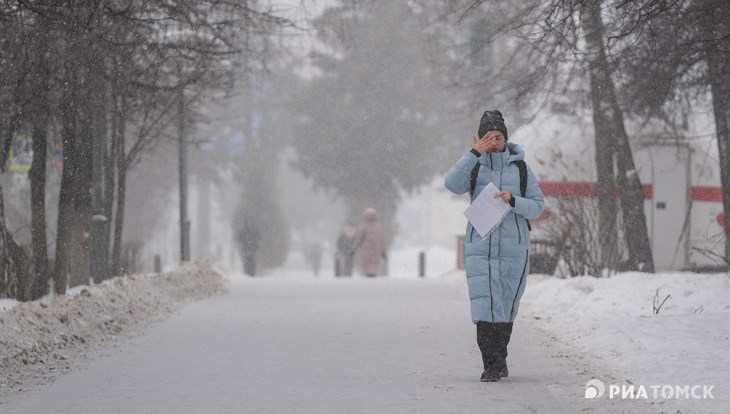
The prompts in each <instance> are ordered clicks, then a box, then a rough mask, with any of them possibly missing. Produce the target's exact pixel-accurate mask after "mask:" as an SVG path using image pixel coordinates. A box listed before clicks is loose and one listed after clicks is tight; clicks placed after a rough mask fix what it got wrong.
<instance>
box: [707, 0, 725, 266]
mask: <svg viewBox="0 0 730 414" xmlns="http://www.w3.org/2000/svg"><path fill="white" fill-rule="evenodd" d="M705 7H706V10H707V21H706V23H705V24H703V25H702V28H703V30H704V33H705V35H704V36H703V37H704V38H705V39H706V41H705V42H704V47H705V59H706V61H707V78H708V81H709V84H710V90H711V91H712V109H713V112H714V115H715V130H716V133H717V148H718V152H719V155H720V185H721V188H722V206H723V211H724V214H725V262H726V264H728V263H730V225H728V221H729V220H730V214H729V213H730V59H729V58H728V51H730V23H729V22H728V16H727V13H730V7H729V5H728V3H726V2H724V1H717V0H705ZM710 11H711V12H710ZM721 13H725V14H724V15H723V14H721ZM710 39H712V41H710Z"/></svg>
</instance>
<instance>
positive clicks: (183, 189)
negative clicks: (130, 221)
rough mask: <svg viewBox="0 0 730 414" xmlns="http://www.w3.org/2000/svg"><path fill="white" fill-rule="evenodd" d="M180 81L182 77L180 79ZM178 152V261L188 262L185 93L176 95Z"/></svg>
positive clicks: (188, 223)
mask: <svg viewBox="0 0 730 414" xmlns="http://www.w3.org/2000/svg"><path fill="white" fill-rule="evenodd" d="M181 79H182V77H181ZM177 116H178V150H179V159H180V261H181V262H187V261H189V260H190V220H188V170H187V168H188V165H187V146H186V144H185V93H184V90H183V88H180V92H179V94H178V111H177Z"/></svg>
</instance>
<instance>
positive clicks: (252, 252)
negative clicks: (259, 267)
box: [238, 218, 261, 276]
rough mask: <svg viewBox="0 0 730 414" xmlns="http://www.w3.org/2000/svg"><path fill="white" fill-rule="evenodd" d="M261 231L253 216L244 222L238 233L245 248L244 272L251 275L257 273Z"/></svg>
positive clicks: (242, 246) (239, 239)
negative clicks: (257, 255)
mask: <svg viewBox="0 0 730 414" xmlns="http://www.w3.org/2000/svg"><path fill="white" fill-rule="evenodd" d="M260 240H261V233H260V232H259V228H258V226H257V225H256V222H255V221H254V220H253V219H252V218H247V219H246V220H245V221H244V222H243V228H242V229H241V231H240V232H239V234H238V241H239V243H240V244H241V248H242V249H243V272H244V273H245V274H247V275H249V276H255V275H256V252H258V250H259V242H260Z"/></svg>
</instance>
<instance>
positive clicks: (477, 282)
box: [445, 141, 544, 323]
mask: <svg viewBox="0 0 730 414" xmlns="http://www.w3.org/2000/svg"><path fill="white" fill-rule="evenodd" d="M524 158H525V152H524V151H523V150H522V148H521V147H520V146H519V145H517V144H514V143H512V142H509V141H508V142H507V144H506V148H505V151H504V152H497V153H488V152H487V153H484V154H482V156H481V157H477V156H476V155H474V154H473V153H472V152H468V153H466V154H465V155H464V156H463V157H461V159H459V161H457V163H456V165H454V167H453V168H452V169H451V171H449V173H448V175H447V176H446V179H445V185H446V188H448V189H449V190H450V191H451V192H453V193H455V194H464V193H466V192H468V191H469V189H470V181H471V171H472V169H473V168H474V166H475V165H476V163H477V162H479V163H480V164H481V167H480V170H479V175H478V176H477V183H476V188H475V190H474V197H476V196H477V195H479V193H480V192H481V191H482V189H483V188H484V187H485V186H486V185H487V184H488V183H489V182H490V181H491V182H493V183H494V185H496V186H497V187H498V188H499V189H500V190H507V191H509V192H510V193H511V194H512V197H514V201H515V203H514V204H515V206H514V207H513V208H512V210H511V212H510V213H508V214H507V216H506V217H505V218H504V221H502V223H501V224H500V225H499V228H498V229H496V230H495V231H494V232H492V234H491V235H490V236H488V237H487V238H486V239H482V238H481V236H480V235H479V233H477V231H476V230H474V229H473V228H472V225H471V223H468V224H467V226H466V237H465V239H464V243H465V247H466V253H465V259H466V276H467V284H468V286H469V299H470V300H471V319H472V321H473V322H474V323H476V322H477V321H483V322H512V321H514V320H515V317H516V316H517V310H518V309H519V307H520V299H521V298H522V294H523V293H524V292H525V285H526V283H527V274H528V273H529V271H530V263H529V255H530V232H529V231H528V228H527V220H526V219H535V218H537V217H538V216H539V215H540V214H542V210H543V206H544V201H543V195H542V191H540V187H539V186H538V183H537V178H535V175H534V174H533V173H532V171H531V170H530V168H529V166H528V168H527V189H526V191H525V197H522V196H521V193H520V172H519V168H518V167H517V165H515V163H514V162H515V161H517V160H524Z"/></svg>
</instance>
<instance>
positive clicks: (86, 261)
mask: <svg viewBox="0 0 730 414" xmlns="http://www.w3.org/2000/svg"><path fill="white" fill-rule="evenodd" d="M69 66H70V67H69V68H68V72H67V76H68V80H67V82H68V85H67V87H66V90H65V91H64V96H63V99H62V101H63V102H62V105H61V116H62V123H63V128H62V135H63V143H64V146H63V174H62V177H61V190H60V194H59V201H58V233H57V239H56V268H55V271H54V284H55V289H56V293H58V294H63V293H65V291H66V286H67V285H70V286H77V285H81V284H87V283H89V277H90V273H91V265H90V255H89V234H90V223H91V175H92V173H91V145H90V140H91V137H90V134H91V126H90V125H89V122H90V118H89V117H88V116H87V115H88V113H89V105H88V104H86V103H85V102H88V100H86V101H85V102H82V100H81V99H80V98H79V93H80V92H81V93H83V95H82V96H84V97H85V98H88V87H87V86H85V83H86V82H82V78H83V76H82V75H81V74H80V73H79V72H81V71H82V70H81V69H80V68H79V67H78V66H76V62H74V63H72V64H70V65H69ZM84 89H86V90H84Z"/></svg>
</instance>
